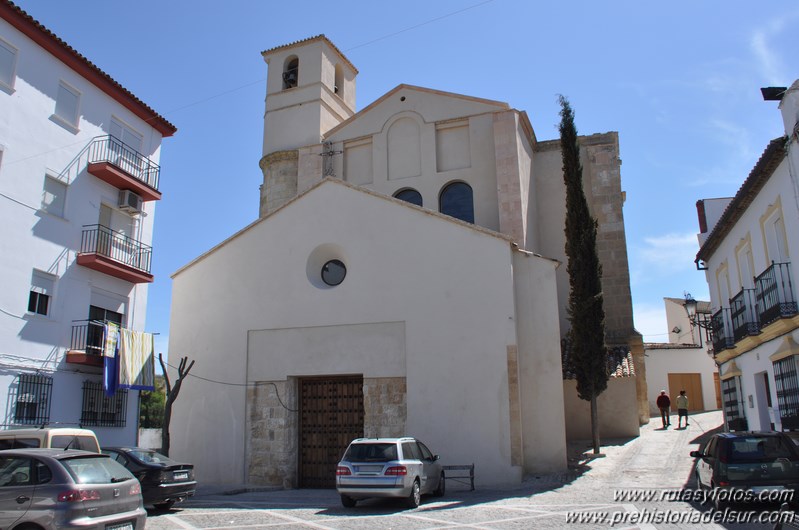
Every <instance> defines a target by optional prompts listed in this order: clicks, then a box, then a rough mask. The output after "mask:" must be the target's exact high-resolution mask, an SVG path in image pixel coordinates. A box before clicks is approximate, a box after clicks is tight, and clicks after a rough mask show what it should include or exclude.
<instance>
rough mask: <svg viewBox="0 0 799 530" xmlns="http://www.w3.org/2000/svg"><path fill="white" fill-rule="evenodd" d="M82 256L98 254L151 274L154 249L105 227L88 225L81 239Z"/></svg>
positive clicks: (84, 228)
mask: <svg viewBox="0 0 799 530" xmlns="http://www.w3.org/2000/svg"><path fill="white" fill-rule="evenodd" d="M80 252H81V254H98V255H100V256H105V257H107V258H110V259H112V260H114V261H116V262H118V263H122V264H124V265H127V266H129V267H132V268H134V269H137V270H140V271H143V272H146V273H147V274H149V273H150V263H151V261H152V257H153V248H152V247H151V246H148V245H145V244H144V243H141V242H139V241H136V240H135V239H132V238H130V237H128V236H126V235H125V234H122V233H120V232H115V231H113V230H111V229H110V228H108V227H106V226H103V225H86V226H84V227H83V233H82V234H81V238H80Z"/></svg>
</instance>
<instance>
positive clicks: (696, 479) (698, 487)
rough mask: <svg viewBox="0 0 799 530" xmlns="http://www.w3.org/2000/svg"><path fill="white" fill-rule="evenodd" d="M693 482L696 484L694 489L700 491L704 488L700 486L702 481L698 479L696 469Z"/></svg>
mask: <svg viewBox="0 0 799 530" xmlns="http://www.w3.org/2000/svg"><path fill="white" fill-rule="evenodd" d="M694 480H695V482H696V489H697V490H699V491H702V490H703V489H704V487H703V486H702V479H700V478H699V470H698V469H697V470H696V472H695V473H694Z"/></svg>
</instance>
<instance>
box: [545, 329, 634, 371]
mask: <svg viewBox="0 0 799 530" xmlns="http://www.w3.org/2000/svg"><path fill="white" fill-rule="evenodd" d="M560 347H561V364H562V369H563V379H576V377H577V376H576V375H575V373H574V370H573V369H572V367H571V366H572V365H571V342H570V341H569V338H568V336H567V337H564V338H563V339H562V340H561V341H560ZM634 375H635V364H634V363H633V354H632V351H630V348H629V346H613V347H608V377H613V378H615V377H632V376H634Z"/></svg>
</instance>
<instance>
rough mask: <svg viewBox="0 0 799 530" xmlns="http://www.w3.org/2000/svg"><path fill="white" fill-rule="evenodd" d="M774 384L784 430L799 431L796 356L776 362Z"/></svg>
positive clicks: (798, 388)
mask: <svg viewBox="0 0 799 530" xmlns="http://www.w3.org/2000/svg"><path fill="white" fill-rule="evenodd" d="M774 383H775V386H776V387H777V407H778V408H779V410H780V419H781V420H782V428H783V430H786V429H789V430H794V429H799V378H798V377H797V374H796V356H795V355H791V356H790V357H785V358H784V359H780V360H779V361H775V362H774Z"/></svg>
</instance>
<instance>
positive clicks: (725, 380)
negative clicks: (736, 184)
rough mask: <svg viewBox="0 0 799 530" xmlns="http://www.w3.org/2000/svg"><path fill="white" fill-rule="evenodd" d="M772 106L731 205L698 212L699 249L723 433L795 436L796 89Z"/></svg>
mask: <svg viewBox="0 0 799 530" xmlns="http://www.w3.org/2000/svg"><path fill="white" fill-rule="evenodd" d="M762 91H763V96H764V99H766V100H777V101H779V109H780V111H781V113H782V119H783V124H784V128H785V136H781V137H779V138H775V139H774V140H772V141H771V142H770V143H769V144H768V146H767V147H766V149H765V151H764V152H763V155H762V156H761V157H760V160H759V161H758V162H757V164H755V167H754V168H753V169H752V171H751V172H750V174H749V176H748V177H747V179H746V180H745V181H744V183H743V185H742V186H741V188H740V189H739V190H738V193H737V194H736V195H735V197H733V198H732V199H712V200H704V201H698V202H697V211H698V214H699V225H700V232H701V233H700V234H699V242H700V249H699V252H698V254H697V257H696V263H697V268H699V269H700V270H704V271H705V275H706V277H707V282H708V286H709V288H710V299H711V305H712V307H713V310H712V323H711V325H712V330H713V350H714V353H715V357H716V361H717V362H718V363H719V367H720V378H721V390H722V400H723V407H724V412H725V421H726V425H727V428H728V429H730V430H745V429H749V430H770V429H776V430H796V429H799V367H798V366H797V359H799V344H797V341H799V312H798V311H797V303H796V300H797V299H796V292H797V291H796V288H797V279H798V278H797V267H796V264H794V263H793V262H792V257H796V256H797V253H798V252H799V120H798V119H797V118H798V117H799V81H796V82H794V83H793V85H792V86H791V87H790V88H788V89H785V88H770V89H762Z"/></svg>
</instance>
